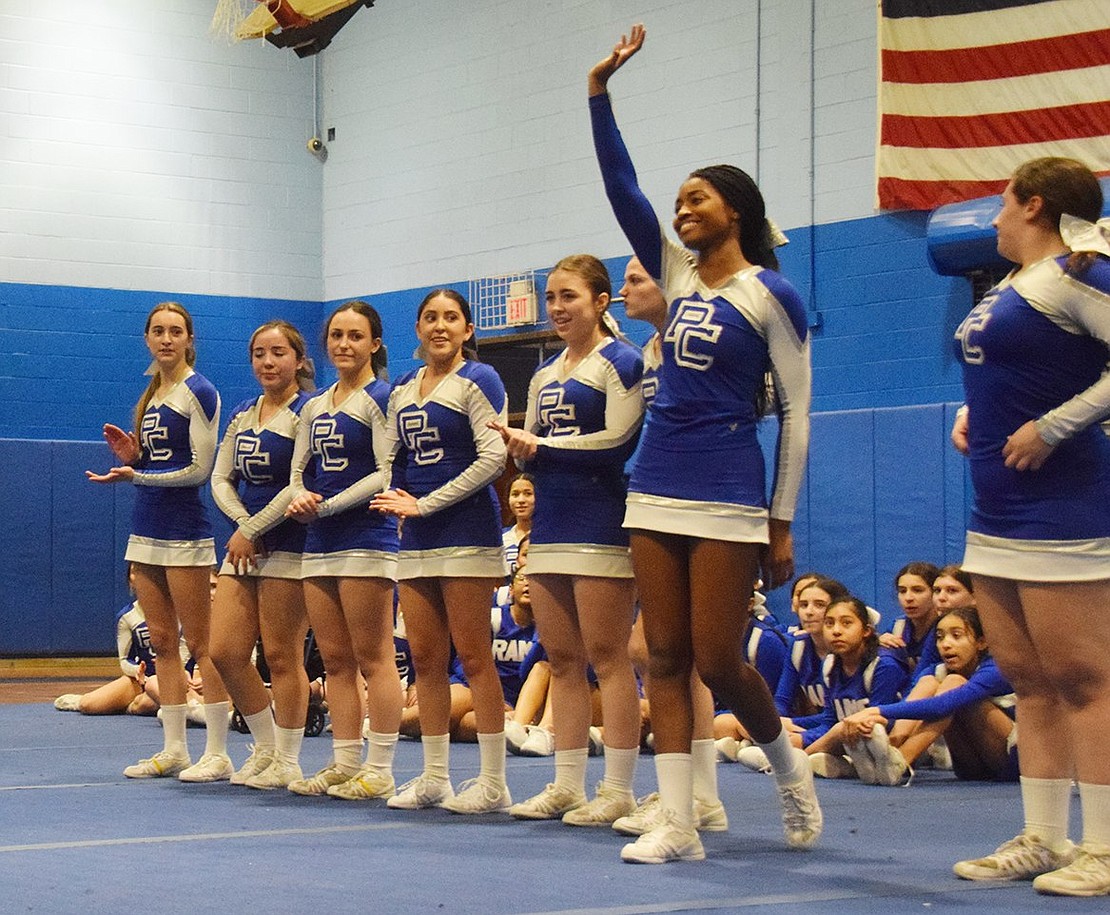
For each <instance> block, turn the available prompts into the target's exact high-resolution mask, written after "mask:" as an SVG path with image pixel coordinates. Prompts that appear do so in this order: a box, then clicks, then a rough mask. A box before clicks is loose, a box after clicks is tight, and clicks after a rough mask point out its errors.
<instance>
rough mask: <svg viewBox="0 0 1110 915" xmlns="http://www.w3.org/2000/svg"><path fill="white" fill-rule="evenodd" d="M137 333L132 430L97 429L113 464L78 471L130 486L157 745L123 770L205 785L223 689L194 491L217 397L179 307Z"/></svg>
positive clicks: (212, 558) (212, 555) (215, 762)
mask: <svg viewBox="0 0 1110 915" xmlns="http://www.w3.org/2000/svg"><path fill="white" fill-rule="evenodd" d="M143 333H144V337H145V340H146V345H147V347H148V348H149V350H150V354H151V355H152V356H153V357H154V365H153V367H152V368H153V376H152V377H151V379H150V384H149V385H147V389H146V391H144V392H143V396H142V397H141V398H139V402H138V404H137V405H136V407H135V430H136V431H135V432H134V433H131V434H128V433H126V432H124V431H123V430H122V429H120V428H119V427H118V426H113V425H110V424H109V425H106V426H105V427H104V438H105V440H106V441H107V442H108V446H109V447H110V448H111V449H112V452H113V454H114V455H115V456H116V458H117V459H118V460H120V461H121V462H122V465H121V466H119V467H113V468H112V469H111V470H109V471H108V472H107V473H105V474H96V473H93V472H92V471H86V475H87V476H88V478H89V479H90V480H92V481H93V482H94V483H119V482H125V483H134V485H135V486H136V487H137V490H136V498H135V509H134V512H133V514H132V521H131V536H130V537H128V539H127V553H126V555H125V557H124V558H125V559H126V560H127V561H128V562H131V563H133V564H134V565H133V568H134V571H135V595H136V597H137V598H138V601H139V603H140V604H141V605H142V607H143V610H144V611H145V613H146V621H147V628H148V629H149V631H150V643H151V646H152V647H153V648H154V652H155V654H156V655H157V656H158V658H159V664H158V681H159V686H160V690H161V697H162V736H163V741H164V743H163V749H162V751H161V752H159V753H155V754H154V756H152V757H150V758H149V759H142V760H139V762H138V763H136V764H135V765H133V766H128V767H127V768H126V769H124V770H123V774H124V775H126V776H127V777H128V778H164V777H166V776H172V775H176V776H178V777H179V778H180V779H181V780H183V781H212V780H214V779H217V778H228V777H229V776H230V775H231V773H232V771H233V769H232V766H231V760H230V759H229V758H228V755H227V728H228V711H229V703H228V700H227V692H226V691H225V690H224V686H223V683H222V682H221V680H220V676H219V674H218V673H217V671H216V667H215V665H214V664H213V663H212V660H211V658H210V657H209V655H208V625H209V617H210V614H211V612H212V599H211V595H210V591H209V586H208V577H209V573H210V571H211V569H212V566H213V565H214V564H215V562H216V550H215V543H214V542H213V540H212V528H211V525H210V524H209V522H208V517H207V515H206V514H205V511H204V506H203V504H202V503H201V501H200V488H201V487H202V486H203V485H204V484H205V483H207V482H208V476H209V474H210V473H211V472H212V463H213V461H214V460H215V456H216V436H217V432H218V429H219V425H220V396H219V394H217V393H216V389H215V388H214V387H213V386H212V383H211V382H210V381H209V380H208V379H207V378H205V377H204V376H203V375H199V374H197V373H196V372H195V371H193V363H194V362H196V349H195V347H194V342H193V319H192V316H191V315H190V314H189V312H188V311H186V310H185V308H184V307H183V306H181V305H179V304H177V303H176V302H162V303H161V304H159V305H155V306H154V308H153V310H152V311H151V312H150V314H149V315H148V316H147V319H146V328H145V330H144V332H143ZM182 633H184V636H185V641H186V643H187V644H188V646H189V651H190V652H191V654H192V656H193V657H194V658H195V659H196V661H197V665H198V666H199V667H200V670H201V674H202V677H203V679H204V703H205V705H204V713H205V722H206V724H207V732H206V738H205V750H204V755H203V756H202V757H201V759H200V761H199V762H197V764H196V765H195V766H194V765H192V761H191V759H190V757H189V748H188V746H187V744H186V742H185V712H186V704H185V696H186V692H187V690H188V678H187V676H186V674H185V669H184V667H182V666H181V665H180V664H179V663H177V658H178V644H179V641H180V637H181V634H182Z"/></svg>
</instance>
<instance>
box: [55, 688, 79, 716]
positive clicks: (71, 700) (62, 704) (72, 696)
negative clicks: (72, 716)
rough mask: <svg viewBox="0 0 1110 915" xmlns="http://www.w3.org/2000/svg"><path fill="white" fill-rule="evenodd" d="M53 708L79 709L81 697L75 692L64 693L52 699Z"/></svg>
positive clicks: (76, 710)
mask: <svg viewBox="0 0 1110 915" xmlns="http://www.w3.org/2000/svg"><path fill="white" fill-rule="evenodd" d="M54 708H56V709H57V710H58V711H59V712H79V711H81V697H80V695H78V694H77V693H66V694H65V695H64V696H59V697H58V698H57V699H55V700H54Z"/></svg>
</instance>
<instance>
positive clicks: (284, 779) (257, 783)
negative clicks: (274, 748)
mask: <svg viewBox="0 0 1110 915" xmlns="http://www.w3.org/2000/svg"><path fill="white" fill-rule="evenodd" d="M303 780H304V773H303V772H302V771H301V764H300V763H299V762H297V761H296V760H292V761H290V760H288V759H281V758H280V757H278V756H277V755H275V756H274V760H273V762H271V763H270V765H268V766H267V767H266V768H265V769H263V770H262V771H261V772H259V773H258V774H257V775H252V776H251V777H250V778H248V779H247V780H246V782H245V784H246V786H247V787H248V788H256V789H258V790H259V791H273V790H274V789H275V788H288V787H289V786H290V785H291V784H293V782H299V781H303Z"/></svg>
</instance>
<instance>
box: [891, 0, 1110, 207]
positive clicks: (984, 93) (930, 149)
mask: <svg viewBox="0 0 1110 915" xmlns="http://www.w3.org/2000/svg"><path fill="white" fill-rule="evenodd" d="M879 49H880V57H879V137H878V152H877V154H876V172H877V175H878V205H879V207H881V208H882V209H891V210H898V209H911V210H928V209H932V208H934V207H937V206H940V205H941V204H943V203H953V202H956V201H960V200H970V199H972V198H975V197H984V196H988V195H991V194H998V193H1000V192H1001V191H1002V189H1003V188H1004V187H1005V186H1006V182H1007V180H1008V178H1009V176H1010V174H1011V173H1012V172H1013V171H1014V169H1015V168H1016V167H1017V166H1018V165H1020V164H1021V163H1022V162H1025V161H1027V160H1029V159H1035V158H1038V157H1039V156H1069V157H1071V158H1074V159H1079V160H1080V161H1081V162H1084V163H1086V164H1087V165H1088V166H1089V167H1090V168H1092V169H1093V170H1094V171H1096V172H1098V173H1099V174H1110V0H881V3H880V6H879Z"/></svg>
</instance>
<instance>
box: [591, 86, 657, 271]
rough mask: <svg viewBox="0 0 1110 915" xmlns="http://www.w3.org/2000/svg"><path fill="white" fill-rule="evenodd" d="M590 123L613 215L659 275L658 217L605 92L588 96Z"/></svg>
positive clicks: (647, 266)
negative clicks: (646, 195) (646, 193)
mask: <svg viewBox="0 0 1110 915" xmlns="http://www.w3.org/2000/svg"><path fill="white" fill-rule="evenodd" d="M590 124H591V126H592V128H593V135H594V151H595V152H596V154H597V164H598V165H599V166H601V178H602V180H603V181H604V182H605V194H606V196H607V197H608V198H609V204H610V206H612V208H613V215H614V216H616V217H617V222H618V223H619V224H620V227H621V231H622V232H624V237H625V238H627V239H628V242H629V244H630V245H632V250H633V251H635V252H636V256H637V257H638V258H639V259H640V263H641V264H643V265H644V269H645V270H647V272H648V273H649V274H651V275H652V276H653V277H655V278H656V279H658V278H659V277H660V275H661V274H662V271H663V257H662V251H663V245H662V240H661V236H660V232H659V220H658V218H657V217H656V215H655V211H654V210H653V209H652V208H651V204H650V203H649V202H648V199H647V197H645V196H644V193H643V191H641V190H640V185H639V183H638V182H637V180H636V169H635V168H634V167H633V165H632V157H631V156H629V155H628V148H627V147H626V146H625V145H624V139H623V138H622V137H621V133H620V130H619V129H618V128H617V119H616V118H615V117H614V116H613V105H612V102H611V101H610V99H609V96H608V94H603V95H592V96H590Z"/></svg>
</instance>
